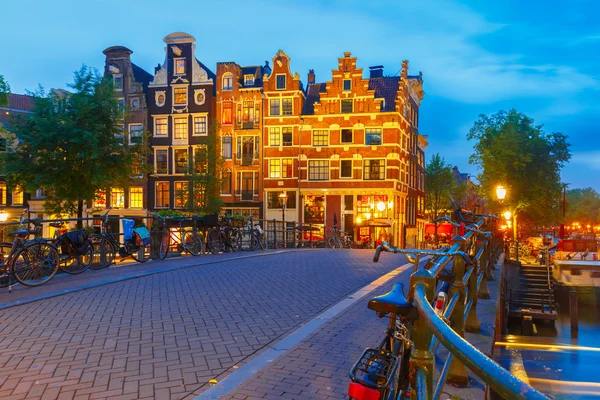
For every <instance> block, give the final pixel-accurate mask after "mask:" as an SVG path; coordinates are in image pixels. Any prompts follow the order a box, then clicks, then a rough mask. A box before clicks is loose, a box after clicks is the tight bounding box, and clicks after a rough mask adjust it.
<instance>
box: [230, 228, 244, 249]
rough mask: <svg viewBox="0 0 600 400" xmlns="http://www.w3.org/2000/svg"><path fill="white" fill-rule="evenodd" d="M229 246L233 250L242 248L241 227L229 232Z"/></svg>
mask: <svg viewBox="0 0 600 400" xmlns="http://www.w3.org/2000/svg"><path fill="white" fill-rule="evenodd" d="M229 246H230V247H231V250H232V251H240V250H241V249H242V233H241V232H240V231H239V229H232V230H231V232H229Z"/></svg>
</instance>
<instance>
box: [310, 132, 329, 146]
mask: <svg viewBox="0 0 600 400" xmlns="http://www.w3.org/2000/svg"><path fill="white" fill-rule="evenodd" d="M312 139H313V143H312V144H313V146H327V144H328V142H329V131H327V130H315V131H313V133H312Z"/></svg>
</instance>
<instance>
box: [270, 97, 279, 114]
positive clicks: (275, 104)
mask: <svg viewBox="0 0 600 400" xmlns="http://www.w3.org/2000/svg"><path fill="white" fill-rule="evenodd" d="M269 105H270V107H269V111H270V112H269V115H281V108H280V107H281V104H280V102H279V99H271V100H270V101H269Z"/></svg>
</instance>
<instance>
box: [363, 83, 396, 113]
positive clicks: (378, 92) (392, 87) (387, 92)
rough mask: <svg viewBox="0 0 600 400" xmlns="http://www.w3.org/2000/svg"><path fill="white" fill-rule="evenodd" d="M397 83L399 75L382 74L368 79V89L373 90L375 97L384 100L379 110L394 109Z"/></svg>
mask: <svg viewBox="0 0 600 400" xmlns="http://www.w3.org/2000/svg"><path fill="white" fill-rule="evenodd" d="M399 83H400V77H399V76H382V77H378V78H370V79H369V90H375V97H376V98H383V99H384V100H385V104H384V106H383V108H382V109H381V111H396V96H397V93H398V85H399Z"/></svg>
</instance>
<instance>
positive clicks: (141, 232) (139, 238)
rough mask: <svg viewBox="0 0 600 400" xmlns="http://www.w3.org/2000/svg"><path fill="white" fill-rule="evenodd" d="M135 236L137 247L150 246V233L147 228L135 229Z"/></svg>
mask: <svg viewBox="0 0 600 400" xmlns="http://www.w3.org/2000/svg"><path fill="white" fill-rule="evenodd" d="M133 235H134V239H135V244H136V246H141V245H142V244H143V245H145V246H147V245H149V244H150V232H149V231H148V228H146V227H145V226H140V227H138V228H134V229H133Z"/></svg>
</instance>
